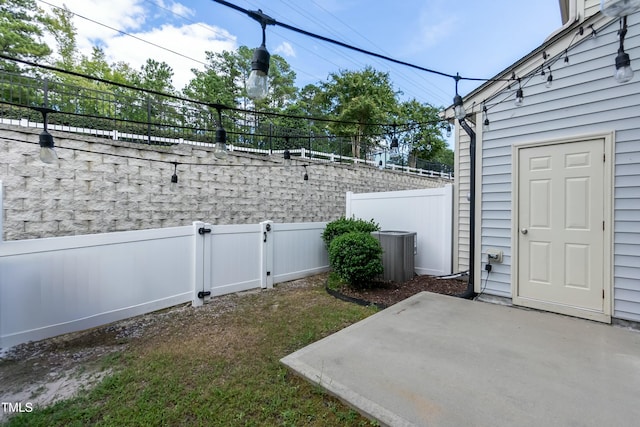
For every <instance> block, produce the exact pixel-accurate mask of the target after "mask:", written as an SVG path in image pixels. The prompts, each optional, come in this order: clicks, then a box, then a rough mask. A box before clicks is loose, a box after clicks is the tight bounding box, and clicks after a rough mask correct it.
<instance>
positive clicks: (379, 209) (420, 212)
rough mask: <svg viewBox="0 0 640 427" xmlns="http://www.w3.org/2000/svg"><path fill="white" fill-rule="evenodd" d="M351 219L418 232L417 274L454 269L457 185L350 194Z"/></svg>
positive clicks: (348, 207)
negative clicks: (454, 203)
mask: <svg viewBox="0 0 640 427" xmlns="http://www.w3.org/2000/svg"><path fill="white" fill-rule="evenodd" d="M346 216H347V218H351V217H352V216H355V217H356V218H361V219H365V220H370V219H373V220H374V221H375V222H377V223H378V224H380V227H381V229H382V230H388V231H390V230H396V231H411V232H416V233H417V236H416V237H417V240H418V251H417V254H416V257H415V271H416V273H417V274H429V275H434V276H438V275H445V274H450V273H451V270H452V251H453V244H452V241H453V186H451V185H447V186H445V187H443V188H434V189H426V190H408V191H393V192H381V193H362V194H354V193H351V192H349V193H347V210H346Z"/></svg>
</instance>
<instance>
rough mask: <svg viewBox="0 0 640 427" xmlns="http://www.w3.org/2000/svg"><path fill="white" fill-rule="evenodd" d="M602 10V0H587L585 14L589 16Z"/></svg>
mask: <svg viewBox="0 0 640 427" xmlns="http://www.w3.org/2000/svg"><path fill="white" fill-rule="evenodd" d="M598 12H600V0H585V2H584V16H585V17H587V18H588V17H589V16H592V15H595V14H596V13H598Z"/></svg>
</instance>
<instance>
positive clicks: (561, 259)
mask: <svg viewBox="0 0 640 427" xmlns="http://www.w3.org/2000/svg"><path fill="white" fill-rule="evenodd" d="M517 153H518V156H517V157H518V159H517V161H518V175H519V176H518V182H517V187H516V191H517V192H518V194H517V200H518V201H517V203H518V206H517V222H516V224H515V226H516V227H517V230H516V231H514V232H515V233H516V235H517V237H516V244H517V245H518V250H517V254H518V255H517V260H516V262H517V263H518V265H517V270H518V274H517V284H516V289H515V290H516V293H515V294H514V302H515V303H516V304H520V305H525V306H529V307H534V308H540V309H545V310H549V311H555V312H560V313H564V314H569V315H574V316H579V317H587V318H593V319H596V320H605V321H607V320H608V319H607V318H599V316H602V315H603V314H606V313H607V312H608V310H606V309H605V304H606V303H607V301H606V299H607V298H608V293H607V298H605V286H608V279H606V278H605V268H604V266H605V257H607V256H609V254H608V250H607V249H605V231H604V229H605V227H606V224H605V202H604V201H605V188H604V187H605V181H606V180H605V175H604V174H605V166H604V165H605V156H604V153H605V142H604V140H603V139H592V140H587V141H581V142H571V143H559V144H551V145H541V146H534V147H528V148H521V149H519V150H517Z"/></svg>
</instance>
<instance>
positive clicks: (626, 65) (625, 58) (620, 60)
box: [613, 16, 633, 83]
mask: <svg viewBox="0 0 640 427" xmlns="http://www.w3.org/2000/svg"><path fill="white" fill-rule="evenodd" d="M620 27H621V28H620V31H619V32H618V34H619V36H620V47H618V56H616V71H615V73H614V75H613V77H614V78H615V79H616V81H617V82H618V83H627V82H628V81H630V80H631V79H633V68H631V58H630V57H629V54H628V53H626V52H625V51H624V38H625V36H626V35H627V17H626V16H625V17H624V18H622V19H621V20H620Z"/></svg>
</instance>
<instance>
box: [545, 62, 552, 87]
mask: <svg viewBox="0 0 640 427" xmlns="http://www.w3.org/2000/svg"><path fill="white" fill-rule="evenodd" d="M552 84H553V74H551V67H549V76H548V77H547V83H546V84H545V86H546V87H547V88H550V87H551V85H552Z"/></svg>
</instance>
